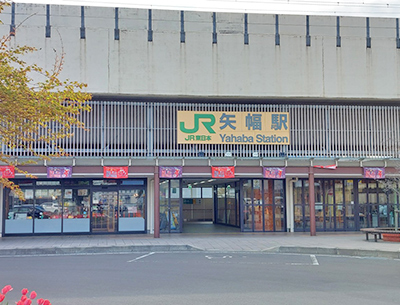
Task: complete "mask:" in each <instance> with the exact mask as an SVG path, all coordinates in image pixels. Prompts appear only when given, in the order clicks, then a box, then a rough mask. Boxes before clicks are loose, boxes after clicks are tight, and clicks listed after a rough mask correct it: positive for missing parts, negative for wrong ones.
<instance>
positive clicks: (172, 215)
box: [160, 179, 182, 233]
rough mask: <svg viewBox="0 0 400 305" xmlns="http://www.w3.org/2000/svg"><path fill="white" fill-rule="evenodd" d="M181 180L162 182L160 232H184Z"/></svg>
mask: <svg viewBox="0 0 400 305" xmlns="http://www.w3.org/2000/svg"><path fill="white" fill-rule="evenodd" d="M181 223H182V219H181V180H177V179H170V180H162V181H161V182H160V232H163V233H173V232H178V233H180V232H182V226H181Z"/></svg>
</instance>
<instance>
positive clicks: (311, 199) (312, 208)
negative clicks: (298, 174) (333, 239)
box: [308, 166, 317, 236]
mask: <svg viewBox="0 0 400 305" xmlns="http://www.w3.org/2000/svg"><path fill="white" fill-rule="evenodd" d="M308 192H309V197H308V201H309V202H308V203H309V205H310V236H316V235H317V232H316V226H315V191H314V170H313V167H312V166H310V167H309V170H308Z"/></svg>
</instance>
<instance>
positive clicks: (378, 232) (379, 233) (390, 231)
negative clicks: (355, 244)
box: [360, 228, 400, 242]
mask: <svg viewBox="0 0 400 305" xmlns="http://www.w3.org/2000/svg"><path fill="white" fill-rule="evenodd" d="M360 231H361V232H364V233H365V238H366V240H369V239H368V237H369V236H368V235H369V234H372V235H374V239H375V242H377V241H378V237H379V239H382V234H400V231H395V230H394V229H390V228H363V229H360Z"/></svg>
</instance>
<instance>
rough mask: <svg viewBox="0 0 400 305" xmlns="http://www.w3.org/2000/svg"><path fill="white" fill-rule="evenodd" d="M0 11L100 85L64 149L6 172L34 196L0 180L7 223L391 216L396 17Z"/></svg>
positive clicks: (261, 223) (287, 221)
mask: <svg viewBox="0 0 400 305" xmlns="http://www.w3.org/2000/svg"><path fill="white" fill-rule="evenodd" d="M27 17H29V18H27ZM0 19H1V20H2V21H3V24H2V25H0V33H1V34H2V35H8V34H9V33H10V32H13V29H15V27H17V31H16V33H15V35H13V36H12V38H11V45H30V46H35V47H36V48H37V49H38V51H37V52H36V53H35V54H33V55H29V56H28V61H31V62H35V63H37V64H38V65H40V66H43V67H46V68H48V69H50V68H51V67H52V65H53V63H54V60H55V56H56V54H60V53H61V52H63V54H64V60H65V62H64V70H63V72H62V77H63V78H69V79H73V80H77V81H80V82H84V83H87V84H88V88H87V90H88V91H89V92H90V93H92V94H93V99H92V100H91V101H90V102H89V103H90V105H91V108H92V110H91V112H88V113H83V114H82V116H81V120H82V121H83V122H84V123H85V125H86V129H85V130H83V129H76V130H74V136H73V137H72V138H70V139H65V140H63V142H60V143H59V144H60V145H61V146H62V147H63V148H64V149H65V151H66V153H67V154H68V157H60V158H55V159H52V160H51V161H49V162H44V161H39V163H38V164H36V165H32V166H25V167H23V169H26V170H27V171H28V172H30V173H32V174H34V175H35V176H36V177H37V178H36V179H28V178H26V177H24V176H23V175H20V174H15V175H12V179H13V181H15V182H16V183H18V184H19V185H20V187H21V189H22V190H23V192H24V194H25V199H26V200H25V201H21V200H19V199H18V198H17V197H16V196H15V195H14V194H13V192H12V191H10V190H8V189H3V190H2V192H1V198H0V199H1V200H0V223H1V226H0V230H1V235H2V236H12V235H40V234H99V233H101V234H105V233H113V234H116V233H121V234H122V233H141V234H154V236H155V237H158V236H159V235H160V233H161V236H162V233H174V232H175V233H182V232H205V231H202V230H204V228H207V230H211V231H212V230H218V228H219V229H220V228H223V229H224V230H226V231H236V232H310V231H311V232H312V231H313V230H316V231H317V232H318V231H357V230H359V229H360V228H363V227H392V226H394V224H395V219H396V217H398V214H396V210H397V209H398V207H399V198H398V196H397V192H396V190H397V189H396V185H395V184H394V185H393V184H390V185H389V183H390V182H395V183H396V177H397V176H398V174H399V166H398V164H399V146H398V143H399V137H400V107H399V106H400V103H399V101H400V99H399V97H400V85H399V84H400V66H399V62H400V38H399V22H398V19H390V18H353V17H336V16H332V17H326V16H325V17H320V16H294V15H265V14H239V13H237V14H234V13H213V12H192V11H162V10H145V9H132V8H100V7H76V6H59V5H37V4H13V5H12V6H11V7H8V8H6V10H5V11H4V12H3V13H2V14H1V15H0ZM1 149H2V152H3V153H7V154H9V155H11V156H12V157H13V158H15V159H16V160H26V159H28V158H30V156H29V155H27V153H26V152H25V151H23V150H18V149H9V148H7V147H6V146H5V145H2V148H1ZM36 149H37V151H38V152H40V153H44V154H51V153H53V152H54V151H53V149H52V148H51V147H46V146H41V145H40V144H38V146H37V148H36ZM7 170H10V169H9V168H6V167H1V171H2V174H3V175H6V172H7ZM204 224H207V225H204ZM211 231H207V232H211Z"/></svg>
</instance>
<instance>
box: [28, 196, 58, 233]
mask: <svg viewBox="0 0 400 305" xmlns="http://www.w3.org/2000/svg"><path fill="white" fill-rule="evenodd" d="M61 217H62V196H61V189H36V191H35V217H34V218H35V220H34V221H35V225H34V232H35V233H61Z"/></svg>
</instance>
